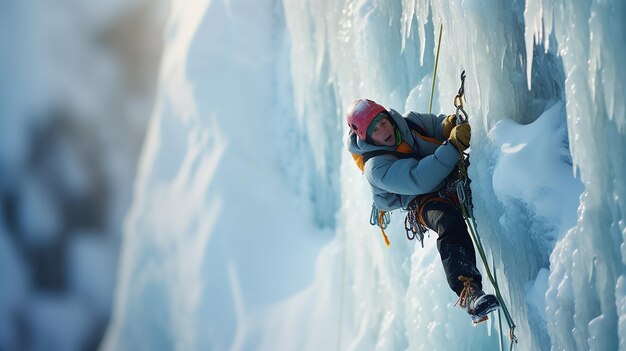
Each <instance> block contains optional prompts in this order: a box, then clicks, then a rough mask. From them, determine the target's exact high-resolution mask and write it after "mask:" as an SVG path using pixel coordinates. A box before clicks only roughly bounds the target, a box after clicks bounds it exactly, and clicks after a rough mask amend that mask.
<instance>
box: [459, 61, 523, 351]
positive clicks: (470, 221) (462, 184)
mask: <svg viewBox="0 0 626 351" xmlns="http://www.w3.org/2000/svg"><path fill="white" fill-rule="evenodd" d="M464 93H465V71H463V72H461V87H460V88H459V91H458V93H457V95H456V96H455V97H454V102H453V103H454V107H456V118H457V125H458V124H462V123H468V116H467V112H465V109H464V103H463V95H464ZM468 163H469V161H468V154H466V153H461V159H460V161H459V164H458V170H459V171H458V181H457V185H456V186H457V188H456V190H457V196H458V198H459V204H460V207H461V212H462V214H463V219H464V220H465V223H466V224H467V227H468V229H469V232H470V236H471V237H472V241H473V242H474V245H475V246H476V250H477V251H478V253H479V255H480V258H481V260H482V262H483V265H484V266H485V271H486V272H487V277H488V278H489V281H490V282H491V284H492V285H493V287H494V289H495V291H496V298H497V299H498V301H499V302H500V307H501V308H502V312H503V313H504V317H505V319H506V321H507V324H508V325H509V339H510V341H511V344H510V345H511V347H510V350H513V345H514V344H517V342H518V339H517V337H516V336H515V327H516V325H515V322H514V321H513V318H512V317H511V314H510V313H509V310H508V308H507V306H506V303H505V302H504V299H503V298H502V294H501V293H500V288H499V286H498V282H497V280H496V278H495V276H494V275H493V274H492V273H491V269H490V267H489V262H487V255H486V254H485V250H484V248H483V245H482V242H481V240H480V236H479V235H478V231H477V230H476V219H475V218H474V214H473V208H472V202H471V200H470V196H471V192H470V188H469V182H468V179H469V178H468V177H467V165H468ZM494 272H495V271H494ZM500 334H502V328H500Z"/></svg>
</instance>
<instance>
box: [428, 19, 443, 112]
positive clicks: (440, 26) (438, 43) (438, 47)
mask: <svg viewBox="0 0 626 351" xmlns="http://www.w3.org/2000/svg"><path fill="white" fill-rule="evenodd" d="M442 31H443V23H441V24H440V25H439V41H438V42H437V56H436V57H435V68H434V69H433V83H432V85H431V87H430V102H429V103H428V113H432V112H433V95H435V80H437V66H438V65H439V49H440V48H441V32H442Z"/></svg>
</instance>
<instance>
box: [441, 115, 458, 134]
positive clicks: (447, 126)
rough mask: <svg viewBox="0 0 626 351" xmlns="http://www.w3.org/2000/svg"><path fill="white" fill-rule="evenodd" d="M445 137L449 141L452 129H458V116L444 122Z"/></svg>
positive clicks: (447, 118) (448, 118) (451, 116)
mask: <svg viewBox="0 0 626 351" xmlns="http://www.w3.org/2000/svg"><path fill="white" fill-rule="evenodd" d="M442 124H443V137H444V138H446V139H448V138H449V137H450V132H451V131H452V128H454V127H456V115H450V116H448V117H446V119H444V120H443V122H442Z"/></svg>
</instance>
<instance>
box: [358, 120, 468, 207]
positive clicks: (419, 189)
mask: <svg viewBox="0 0 626 351" xmlns="http://www.w3.org/2000/svg"><path fill="white" fill-rule="evenodd" d="M389 113H390V115H391V118H392V119H393V122H394V123H395V125H396V127H397V128H399V129H400V132H401V133H402V140H403V141H405V142H407V143H408V144H409V145H410V146H411V147H412V148H413V151H415V152H417V153H418V154H420V155H421V156H422V157H423V158H422V159H420V160H417V159H415V158H406V159H398V158H396V157H395V156H393V155H391V154H383V155H378V156H374V157H372V158H370V159H369V160H367V161H366V162H365V167H364V169H363V173H364V174H365V177H366V178H367V180H368V182H369V183H370V185H371V188H372V194H373V196H374V204H375V205H376V207H378V209H380V210H385V211H391V210H395V209H398V208H405V209H406V208H407V207H408V205H409V203H410V202H411V201H412V200H413V199H414V198H415V197H416V196H418V195H422V194H427V193H431V192H434V191H437V190H439V189H440V188H441V187H443V185H444V183H445V182H444V180H445V179H446V177H447V176H448V175H449V174H450V172H452V170H453V169H454V166H455V165H456V164H457V162H458V161H459V151H458V150H457V149H456V148H455V147H454V145H452V144H451V143H449V142H447V140H445V139H444V137H443V131H442V130H443V126H442V122H443V120H444V119H445V118H446V115H439V116H435V115H433V114H421V113H416V112H410V113H409V114H408V115H407V116H405V117H403V116H402V115H400V114H399V113H398V112H396V111H395V110H392V109H390V110H389ZM405 118H408V119H410V120H411V121H413V122H415V123H417V124H418V125H419V126H421V127H422V128H423V129H424V131H425V132H426V134H427V135H426V136H429V137H433V138H435V139H438V140H440V141H442V142H443V144H441V145H438V144H435V143H433V142H429V141H425V140H423V139H421V138H420V137H418V136H415V135H414V134H413V133H411V131H410V129H409V126H408V125H407V122H406V121H405ZM395 148H396V147H395V146H378V145H374V144H371V143H368V142H366V141H363V140H361V139H359V138H358V137H357V136H356V134H354V133H353V132H350V135H349V137H348V151H350V152H351V153H356V154H363V153H366V152H370V151H376V150H387V151H394V150H395Z"/></svg>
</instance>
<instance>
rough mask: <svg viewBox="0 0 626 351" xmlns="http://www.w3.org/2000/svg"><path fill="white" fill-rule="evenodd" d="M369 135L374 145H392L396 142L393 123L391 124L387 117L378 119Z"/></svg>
mask: <svg viewBox="0 0 626 351" xmlns="http://www.w3.org/2000/svg"><path fill="white" fill-rule="evenodd" d="M370 137H371V138H372V141H373V142H374V143H376V145H382V146H394V145H395V144H396V135H395V133H394V129H393V124H391V121H389V119H388V118H387V117H385V118H382V119H381V120H380V121H378V123H377V124H376V126H375V127H374V129H373V130H372V135H371V136H370Z"/></svg>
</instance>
